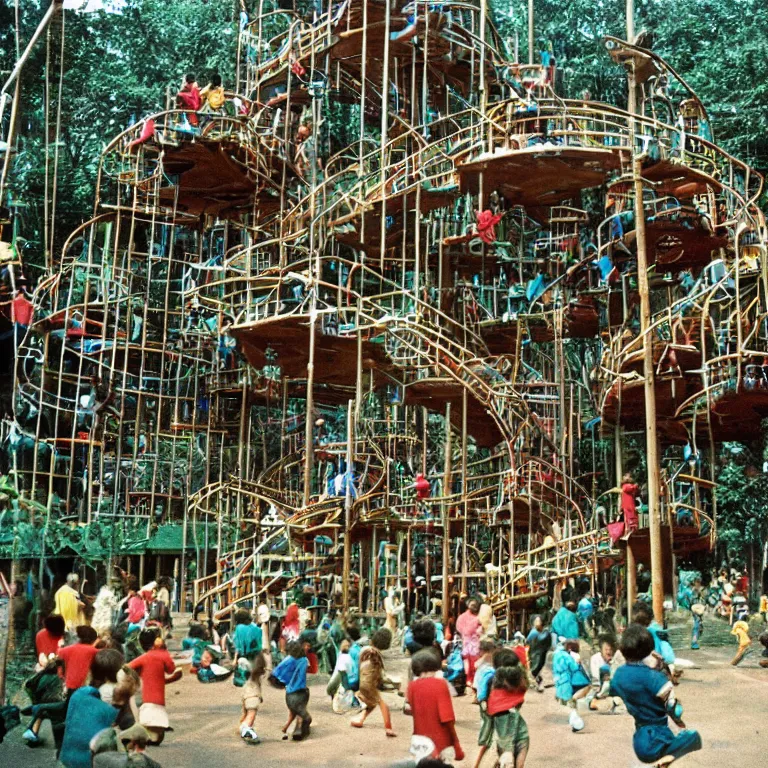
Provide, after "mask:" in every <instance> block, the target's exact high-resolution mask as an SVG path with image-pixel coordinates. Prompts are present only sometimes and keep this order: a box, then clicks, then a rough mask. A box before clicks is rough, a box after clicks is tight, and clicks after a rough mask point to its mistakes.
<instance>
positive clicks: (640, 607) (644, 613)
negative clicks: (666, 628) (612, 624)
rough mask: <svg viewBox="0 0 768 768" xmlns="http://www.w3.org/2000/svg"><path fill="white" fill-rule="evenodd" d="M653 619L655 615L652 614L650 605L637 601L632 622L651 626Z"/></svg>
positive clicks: (633, 607) (633, 609)
mask: <svg viewBox="0 0 768 768" xmlns="http://www.w3.org/2000/svg"><path fill="white" fill-rule="evenodd" d="M652 621H653V616H652V615H651V612H650V610H649V609H648V606H647V605H646V604H645V603H642V602H640V603H635V604H634V605H633V606H632V623H633V624H640V625H641V626H643V627H647V626H650V623H651V622H652Z"/></svg>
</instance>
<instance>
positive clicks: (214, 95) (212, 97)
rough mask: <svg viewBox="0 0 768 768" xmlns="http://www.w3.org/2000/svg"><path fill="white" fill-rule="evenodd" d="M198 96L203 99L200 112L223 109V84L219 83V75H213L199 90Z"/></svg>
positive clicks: (217, 111) (216, 111)
mask: <svg viewBox="0 0 768 768" xmlns="http://www.w3.org/2000/svg"><path fill="white" fill-rule="evenodd" d="M200 97H201V98H202V100H203V106H202V107H201V108H200V111H201V112H208V113H211V112H215V113H221V111H222V110H223V109H224V102H225V101H226V99H225V98H224V86H223V85H222V84H221V75H213V77H211V82H210V83H208V85H206V86H205V88H203V90H202V91H200Z"/></svg>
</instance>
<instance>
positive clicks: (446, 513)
mask: <svg viewBox="0 0 768 768" xmlns="http://www.w3.org/2000/svg"><path fill="white" fill-rule="evenodd" d="M450 492H451V404H450V403H446V405H445V457H444V465H443V596H442V608H443V626H447V625H448V618H449V615H450V610H449V609H450V589H449V586H448V560H449V559H450V556H451V521H450V506H449V504H448V503H447V501H446V499H447V498H448V496H449V495H450ZM427 578H429V574H427Z"/></svg>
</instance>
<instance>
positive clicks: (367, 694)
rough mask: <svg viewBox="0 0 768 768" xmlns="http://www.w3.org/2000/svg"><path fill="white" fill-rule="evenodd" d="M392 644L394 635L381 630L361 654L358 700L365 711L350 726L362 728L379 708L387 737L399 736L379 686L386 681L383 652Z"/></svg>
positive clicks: (374, 635) (373, 636) (372, 637)
mask: <svg viewBox="0 0 768 768" xmlns="http://www.w3.org/2000/svg"><path fill="white" fill-rule="evenodd" d="M391 642H392V633H391V632H390V631H389V630H388V629H379V630H377V631H376V632H374V633H373V635H372V636H371V645H369V646H368V647H367V648H364V649H363V651H362V652H361V654H360V690H359V691H358V693H357V698H358V699H359V700H360V703H361V704H362V705H363V707H364V709H363V711H362V712H361V713H360V716H359V717H358V718H357V720H352V721H351V723H350V725H351V726H352V727H353V728H362V727H363V723H365V720H366V718H367V717H368V715H370V714H371V712H373V710H374V709H376V707H379V709H381V714H382V717H383V718H384V730H385V731H386V734H387V736H397V734H396V733H395V731H394V730H393V728H392V718H391V716H390V714H389V707H388V706H387V703H386V702H385V701H384V699H382V698H381V693H380V692H379V686H380V685H381V683H382V681H383V679H384V657H383V656H382V655H381V652H382V651H386V650H387V648H389V644H390V643H391Z"/></svg>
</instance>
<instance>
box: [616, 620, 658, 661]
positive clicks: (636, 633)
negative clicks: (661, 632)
mask: <svg viewBox="0 0 768 768" xmlns="http://www.w3.org/2000/svg"><path fill="white" fill-rule="evenodd" d="M653 649H654V642H653V635H652V634H651V633H650V632H649V631H648V630H647V629H646V628H645V627H643V626H641V625H640V624H630V625H629V626H628V627H627V628H626V629H625V630H624V634H623V635H622V636H621V653H622V655H623V656H624V658H625V659H626V660H627V661H642V660H643V659H644V658H645V657H646V656H650V655H651V652H652V651H653Z"/></svg>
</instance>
